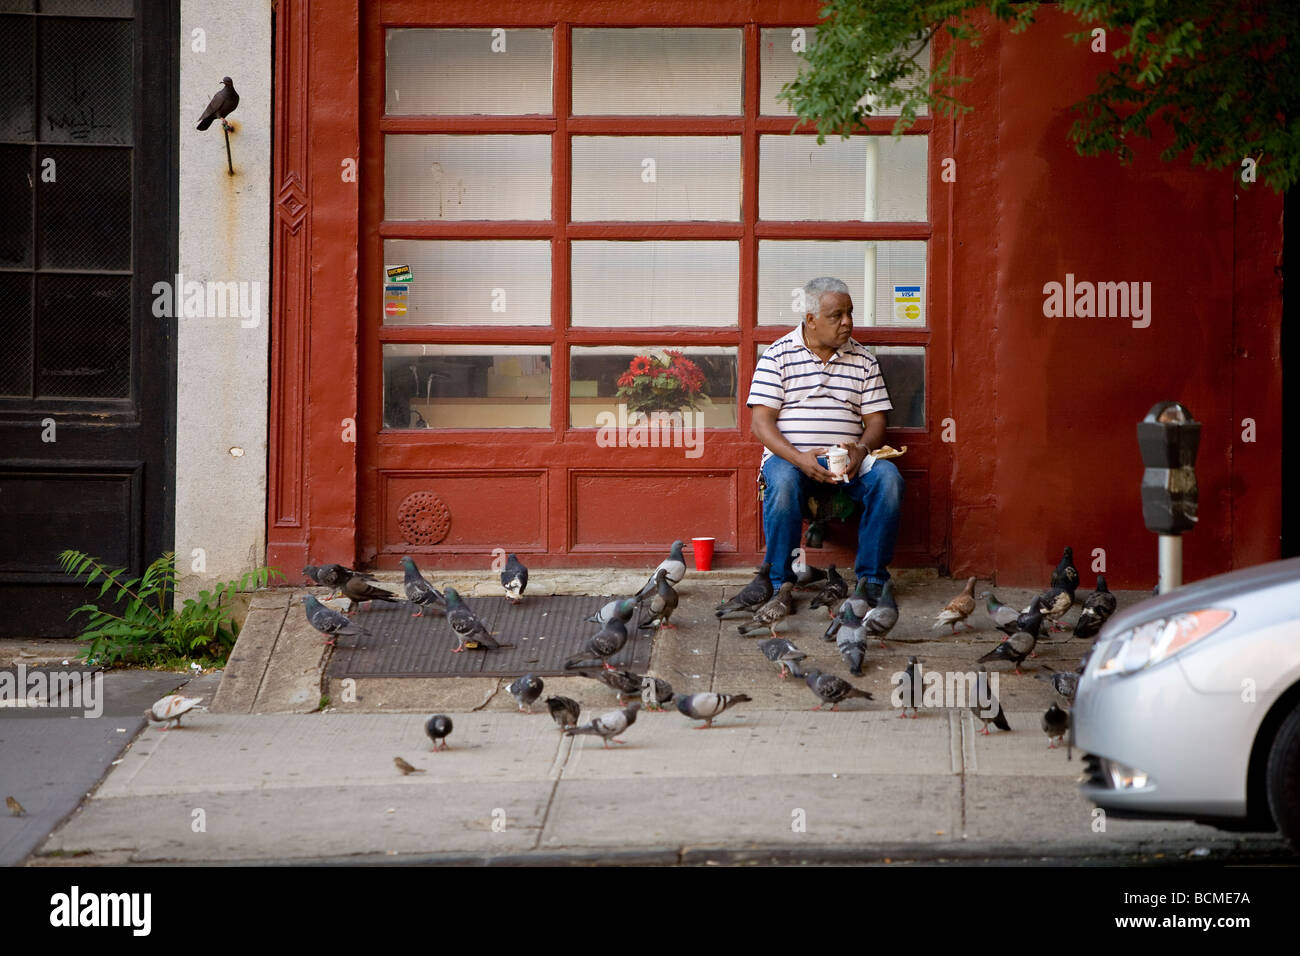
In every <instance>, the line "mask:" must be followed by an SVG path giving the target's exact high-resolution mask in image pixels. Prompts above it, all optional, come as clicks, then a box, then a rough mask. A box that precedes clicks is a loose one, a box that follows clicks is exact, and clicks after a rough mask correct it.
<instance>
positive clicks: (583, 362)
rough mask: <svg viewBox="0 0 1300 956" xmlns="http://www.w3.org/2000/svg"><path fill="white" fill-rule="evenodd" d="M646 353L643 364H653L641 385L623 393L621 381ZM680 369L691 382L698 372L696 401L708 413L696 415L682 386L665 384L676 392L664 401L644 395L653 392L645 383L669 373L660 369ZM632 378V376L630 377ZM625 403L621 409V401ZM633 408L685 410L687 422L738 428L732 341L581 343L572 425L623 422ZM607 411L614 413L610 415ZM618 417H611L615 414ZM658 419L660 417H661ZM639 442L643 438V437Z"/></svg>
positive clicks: (573, 358)
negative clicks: (667, 345) (677, 345)
mask: <svg viewBox="0 0 1300 956" xmlns="http://www.w3.org/2000/svg"><path fill="white" fill-rule="evenodd" d="M638 357H641V359H640V361H639V362H638V367H639V368H643V369H648V370H647V371H644V372H641V373H640V375H639V377H640V378H641V379H642V382H641V383H640V384H636V383H633V384H629V385H628V388H630V389H633V390H634V391H633V392H632V393H631V394H627V393H625V394H624V395H623V396H620V395H619V394H618V392H619V380H620V378H623V376H624V375H626V374H628V373H629V372H631V371H632V363H633V362H634V360H637V359H638ZM683 361H684V362H687V363H690V366H694V371H693V370H692V369H691V368H690V367H689V366H686V367H683V366H682V362H683ZM656 367H663V368H665V369H672V368H676V370H677V372H678V374H680V375H683V376H684V377H685V379H686V380H687V382H688V383H690V384H696V383H695V382H692V379H694V378H695V372H698V374H699V378H698V380H697V382H698V385H697V390H695V391H694V392H693V394H695V395H697V396H698V397H697V398H696V404H697V406H698V408H697V411H699V413H700V415H701V416H702V417H700V418H696V417H694V416H692V415H690V414H689V413H690V411H691V409H690V408H689V406H688V405H686V404H685V402H684V400H683V399H682V396H683V395H684V391H683V389H682V388H681V387H680V386H676V385H675V386H674V387H673V388H668V389H661V390H660V391H661V392H662V393H663V394H665V395H668V396H670V397H668V398H666V399H664V400H663V401H654V400H649V399H643V398H641V396H644V395H647V394H649V393H650V390H649V389H647V388H645V387H644V380H645V379H647V378H648V379H654V378H657V377H665V378H668V379H669V380H672V379H673V376H671V375H662V376H656V375H654V374H653V371H654V368H656ZM624 381H626V379H625V380H624ZM620 405H621V406H623V409H622V410H621V411H620V409H619V406H620ZM633 411H643V412H646V413H647V414H649V413H650V412H651V411H665V412H673V411H681V412H682V414H683V423H684V424H685V425H687V426H690V425H692V424H694V423H698V424H699V425H701V426H702V427H705V428H735V427H736V349H735V348H731V347H726V346H694V347H691V346H688V347H685V348H682V349H674V350H672V351H671V352H670V351H668V350H667V349H661V348H656V347H654V346H645V347H643V348H635V347H631V346H622V345H611V346H591V347H587V346H575V347H574V349H573V350H572V352H571V353H570V355H569V424H570V425H571V426H572V427H574V428H595V427H598V426H603V425H607V424H617V425H620V426H621V425H623V424H626V423H627V419H628V416H629V414H630V413H631V412H633ZM602 412H605V413H608V414H607V415H606V416H605V417H604V418H601V417H600V415H601V413H602ZM611 415H612V416H613V418H612V419H611V418H610V417H609V416H611ZM656 421H660V419H657V420H656ZM638 441H639V439H638Z"/></svg>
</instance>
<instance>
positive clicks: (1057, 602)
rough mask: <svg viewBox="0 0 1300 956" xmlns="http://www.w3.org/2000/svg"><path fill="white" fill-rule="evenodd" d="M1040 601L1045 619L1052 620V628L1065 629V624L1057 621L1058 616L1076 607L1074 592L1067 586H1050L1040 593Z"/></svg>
mask: <svg viewBox="0 0 1300 956" xmlns="http://www.w3.org/2000/svg"><path fill="white" fill-rule="evenodd" d="M1038 603H1039V606H1040V607H1041V608H1042V609H1043V619H1044V620H1046V621H1050V622H1051V630H1053V631H1063V630H1065V626H1064V625H1062V624H1058V623H1057V618H1059V617H1061V616H1062V615H1064V614H1065V612H1066V611H1068V610H1070V608H1072V607H1074V592H1073V591H1071V590H1068V589H1066V588H1048V589H1047V590H1046V591H1044V592H1043V593H1042V594H1040V595H1038ZM1025 610H1026V611H1027V610H1029V608H1026V609H1025Z"/></svg>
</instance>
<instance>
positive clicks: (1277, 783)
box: [1070, 558, 1300, 848]
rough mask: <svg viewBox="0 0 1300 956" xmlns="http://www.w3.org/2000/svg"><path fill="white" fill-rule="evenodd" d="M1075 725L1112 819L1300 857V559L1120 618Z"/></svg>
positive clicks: (1106, 635) (1096, 793) (1089, 783)
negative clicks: (1258, 838) (1265, 842)
mask: <svg viewBox="0 0 1300 956" xmlns="http://www.w3.org/2000/svg"><path fill="white" fill-rule="evenodd" d="M1070 723H1071V728H1072V733H1073V740H1074V745H1075V746H1076V747H1079V748H1081V749H1082V750H1083V751H1084V754H1085V757H1084V766H1085V768H1086V779H1085V782H1084V783H1083V784H1082V791H1083V795H1084V796H1085V797H1087V798H1088V799H1089V800H1091V801H1092V802H1093V803H1095V804H1096V805H1097V806H1099V807H1101V808H1103V809H1104V810H1106V812H1107V813H1111V814H1113V815H1115V816H1121V817H1165V818H1178V819H1192V820H1196V821H1197V822H1200V823H1207V824H1210V825H1213V826H1216V827H1219V828H1221V829H1227V830H1262V831H1272V830H1281V831H1282V833H1283V834H1285V835H1286V837H1287V838H1288V839H1290V841H1291V842H1292V844H1293V845H1295V846H1296V847H1297V848H1300V558H1293V559H1290V560H1286V561H1276V562H1273V563H1271V564H1264V565H1260V566H1259V567H1254V568H1248V569H1246V570H1244V571H1234V572H1232V573H1231V574H1223V575H1219V576H1218V577H1213V578H1208V579H1206V580H1204V581H1198V582H1196V583H1195V584H1190V585H1187V586H1185V587H1181V588H1178V589H1176V590H1174V591H1172V592H1170V593H1169V594H1164V595H1161V596H1160V597H1157V598H1152V599H1151V600H1148V601H1143V602H1142V603H1140V604H1137V605H1134V606H1133V607H1131V608H1128V609H1126V610H1125V611H1123V612H1122V613H1118V614H1116V615H1115V616H1114V617H1113V618H1111V619H1110V620H1109V621H1108V622H1107V623H1106V626H1105V627H1104V628H1103V629H1102V631H1101V633H1100V634H1099V635H1098V636H1097V640H1096V642H1095V643H1094V645H1093V648H1092V651H1091V652H1090V654H1089V657H1088V662H1087V666H1086V668H1085V669H1084V673H1083V676H1082V677H1081V678H1080V680H1079V687H1078V691H1077V693H1076V696H1075V702H1074V710H1073V712H1072V719H1071V722H1070Z"/></svg>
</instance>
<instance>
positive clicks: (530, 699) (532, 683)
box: [506, 674, 543, 714]
mask: <svg viewBox="0 0 1300 956" xmlns="http://www.w3.org/2000/svg"><path fill="white" fill-rule="evenodd" d="M542 686H543V683H542V679H541V678H540V677H538V676H537V675H536V674H525V675H524V676H523V677H520V678H519V679H518V680H515V681H512V682H511V683H510V686H508V687H507V688H506V690H508V691H510V696H511V697H513V698H514V699H515V701H516V702H517V703H518V704H519V710H520V711H521V712H526V713H529V714H531V713H532V712H533V703H534V702H535V701H536V700H537V698H539V697H541V696H542Z"/></svg>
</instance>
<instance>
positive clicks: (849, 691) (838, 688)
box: [804, 668, 875, 710]
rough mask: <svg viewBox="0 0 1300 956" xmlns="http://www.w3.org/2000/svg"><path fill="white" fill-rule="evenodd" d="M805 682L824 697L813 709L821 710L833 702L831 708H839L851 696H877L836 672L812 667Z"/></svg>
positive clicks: (865, 697)
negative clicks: (842, 677) (838, 675)
mask: <svg viewBox="0 0 1300 956" xmlns="http://www.w3.org/2000/svg"><path fill="white" fill-rule="evenodd" d="M804 683H806V684H807V685H808V686H809V688H811V689H812V692H813V693H814V694H816V695H817V696H818V697H820V698H821V699H822V702H821V703H820V704H818V705H817V706H816V707H814V708H812V709H813V710H821V709H822V708H823V707H825V706H826V705H827V704H832V705H833V706H832V707H831V710H839V709H840V702H841V701H845V700H848V699H849V698H851V697H862V698H864V699H866V700H874V699H875V698H874V697H872V696H871V694H870V693H869V692H867V691H865V690H858V688H856V687H854V686H853V685H852V684H850V683H849V682H848V681H846V680H841V679H840V678H838V677H836V676H835V675H834V674H823V673H822V672H821V671H819V670H817V669H816V668H811V669H809V670H808V671H807V673H805V674H804Z"/></svg>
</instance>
